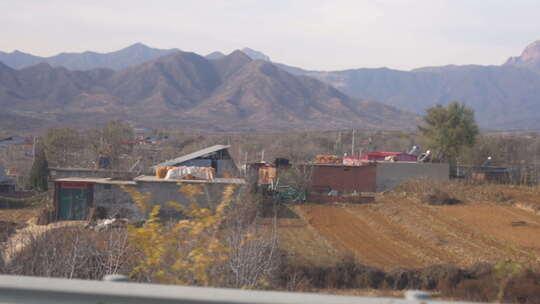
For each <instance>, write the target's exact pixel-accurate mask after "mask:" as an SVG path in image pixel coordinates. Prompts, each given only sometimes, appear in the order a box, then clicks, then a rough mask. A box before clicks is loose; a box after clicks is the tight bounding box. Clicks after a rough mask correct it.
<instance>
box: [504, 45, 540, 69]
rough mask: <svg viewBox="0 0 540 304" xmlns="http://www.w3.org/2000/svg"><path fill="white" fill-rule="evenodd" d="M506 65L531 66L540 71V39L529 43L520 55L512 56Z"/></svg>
mask: <svg viewBox="0 0 540 304" xmlns="http://www.w3.org/2000/svg"><path fill="white" fill-rule="evenodd" d="M504 65H512V66H518V67H525V68H531V69H533V70H538V71H540V40H537V41H535V42H533V43H531V44H529V45H528V46H527V47H526V48H525V49H524V50H523V52H522V53H521V55H520V56H518V57H510V58H508V60H507V61H506V63H505V64H504Z"/></svg>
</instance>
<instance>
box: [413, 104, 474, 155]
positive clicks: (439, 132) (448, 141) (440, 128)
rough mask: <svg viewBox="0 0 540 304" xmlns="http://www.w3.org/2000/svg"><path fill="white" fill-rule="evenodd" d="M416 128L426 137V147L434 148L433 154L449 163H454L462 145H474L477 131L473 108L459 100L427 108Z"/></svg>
mask: <svg viewBox="0 0 540 304" xmlns="http://www.w3.org/2000/svg"><path fill="white" fill-rule="evenodd" d="M418 129H419V130H420V132H421V133H422V135H423V136H424V137H425V138H426V140H427V142H428V147H429V148H430V149H432V150H434V155H435V156H436V157H438V158H440V159H441V160H445V161H448V162H449V163H450V164H451V165H455V164H456V161H457V157H458V156H459V154H460V152H461V151H462V149H463V148H464V147H468V146H469V147H470V146H472V145H474V142H475V140H476V136H477V135H478V133H479V131H478V126H477V125H476V122H475V119H474V112H473V110H471V109H469V108H467V107H466V106H465V105H464V104H462V103H459V102H452V103H451V104H449V105H448V106H447V107H443V106H441V105H437V106H435V107H432V108H430V109H428V110H427V113H426V115H425V116H424V125H423V126H419V127H418Z"/></svg>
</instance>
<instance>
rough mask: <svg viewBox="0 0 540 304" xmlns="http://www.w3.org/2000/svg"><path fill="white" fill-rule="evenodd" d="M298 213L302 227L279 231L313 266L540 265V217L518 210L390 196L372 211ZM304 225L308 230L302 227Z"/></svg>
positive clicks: (345, 208)
mask: <svg viewBox="0 0 540 304" xmlns="http://www.w3.org/2000/svg"><path fill="white" fill-rule="evenodd" d="M531 195H532V194H531ZM539 198H540V196H536V199H539ZM293 209H294V211H295V212H296V214H298V215H299V216H300V217H301V219H298V220H296V222H295V223H296V224H295V225H298V227H294V228H287V227H286V226H285V225H284V226H280V228H279V229H280V235H282V237H283V236H285V237H284V238H285V240H284V241H283V242H284V243H286V244H287V246H285V249H286V250H287V251H289V250H291V251H292V252H294V255H295V256H298V255H302V256H304V259H305V260H306V261H305V262H306V263H310V262H311V263H313V264H319V263H321V261H323V260H331V258H332V256H331V254H330V253H331V252H332V250H333V251H334V252H336V254H335V255H333V257H334V260H336V259H338V258H340V257H342V256H343V255H345V254H348V253H349V254H353V255H354V256H356V257H357V258H358V260H359V262H361V263H363V264H367V265H371V266H375V267H379V268H382V269H385V270H392V269H396V268H403V267H405V268H422V267H427V266H430V265H434V264H447V263H450V264H455V265H456V266H458V267H463V268H467V267H470V266H472V265H474V264H477V263H482V262H486V263H498V262H501V261H506V260H512V261H517V262H520V263H523V264H525V265H528V266H530V267H533V268H535V269H538V268H539V267H538V266H539V265H540V216H538V215H536V214H534V213H532V212H529V211H527V210H524V209H522V208H520V207H518V206H516V204H510V203H505V204H500V203H498V204H495V203H465V204H461V205H452V206H431V205H426V204H423V203H421V202H419V201H418V200H414V199H411V198H410V197H407V196H403V195H398V194H390V195H385V196H384V197H383V199H380V200H378V202H377V203H373V204H364V205H357V204H339V205H336V204H332V205H309V204H308V205H297V206H294V207H293ZM302 222H304V223H305V224H306V227H302V228H299V227H300V226H301V224H300V223H302ZM310 228H311V229H310ZM316 244H319V245H316ZM317 246H321V248H323V247H324V248H325V249H321V248H317ZM325 246H329V247H331V249H329V248H326V247H325ZM291 248H294V250H293V249H291ZM314 250H319V251H318V252H320V253H321V254H320V255H319V254H318V253H314V252H313V251H314ZM329 255H330V256H329Z"/></svg>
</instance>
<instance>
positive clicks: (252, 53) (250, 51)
mask: <svg viewBox="0 0 540 304" xmlns="http://www.w3.org/2000/svg"><path fill="white" fill-rule="evenodd" d="M241 51H242V52H243V53H244V54H246V55H248V56H249V57H250V58H251V59H253V60H263V61H271V60H270V57H268V56H267V55H266V54H264V53H262V52H259V51H256V50H254V49H250V48H247V47H245V48H243V49H241Z"/></svg>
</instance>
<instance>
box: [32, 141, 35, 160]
mask: <svg viewBox="0 0 540 304" xmlns="http://www.w3.org/2000/svg"><path fill="white" fill-rule="evenodd" d="M35 161H36V137H35V136H34V146H33V147H32V162H35Z"/></svg>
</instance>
